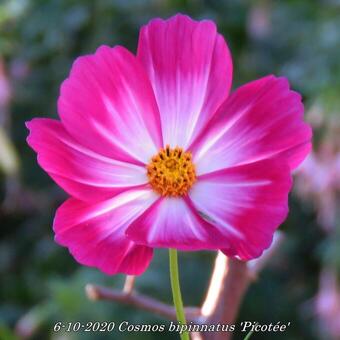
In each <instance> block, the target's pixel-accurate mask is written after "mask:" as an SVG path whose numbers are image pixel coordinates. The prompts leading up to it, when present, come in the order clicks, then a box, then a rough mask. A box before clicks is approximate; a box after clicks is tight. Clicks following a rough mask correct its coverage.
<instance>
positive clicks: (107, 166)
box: [26, 118, 148, 202]
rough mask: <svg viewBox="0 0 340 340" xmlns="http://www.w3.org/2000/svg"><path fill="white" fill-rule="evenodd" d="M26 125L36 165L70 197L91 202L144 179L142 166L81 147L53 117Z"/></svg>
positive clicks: (144, 174) (107, 196) (130, 186)
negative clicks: (35, 155)
mask: <svg viewBox="0 0 340 340" xmlns="http://www.w3.org/2000/svg"><path fill="white" fill-rule="evenodd" d="M26 125H27V127H28V129H29V130H30V134H29V136H28V138H27V142H28V144H29V145H30V146H31V147H32V148H33V149H34V150H35V151H36V152H37V154H38V162H39V164H40V166H41V167H42V168H43V169H44V170H45V171H46V172H47V173H48V174H49V175H50V176H51V177H52V178H53V179H54V180H55V181H56V182H57V183H58V184H59V185H60V186H61V187H62V188H63V189H64V190H65V191H66V192H68V193H69V194H70V195H71V196H74V197H76V198H78V199H80V200H83V201H89V202H93V201H98V200H103V199H106V198H109V197H112V196H114V195H115V194H117V193H119V192H121V191H124V190H127V189H129V188H132V187H136V186H139V185H143V184H146V183H147V182H148V179H147V176H146V170H145V168H144V167H141V166H138V165H135V164H131V163H126V162H120V161H116V160H113V159H110V158H108V157H106V156H102V155H100V154H98V153H96V152H94V151H92V150H90V149H88V148H86V147H84V146H81V145H80V144H79V143H78V142H77V141H76V140H75V139H74V138H72V137H71V136H70V135H69V134H68V132H67V131H66V130H65V129H64V127H63V125H62V123H61V122H59V121H57V120H53V119H44V118H42V119H33V120H32V121H30V122H28V123H26Z"/></svg>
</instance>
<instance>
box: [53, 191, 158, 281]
mask: <svg viewBox="0 0 340 340" xmlns="http://www.w3.org/2000/svg"><path fill="white" fill-rule="evenodd" d="M156 199H157V196H156V195H155V194H154V193H153V192H152V191H150V190H131V191H128V192H124V193H122V194H120V195H118V196H116V197H114V198H113V199H110V200H107V201H103V202H100V203H96V204H88V203H85V202H82V201H79V200H76V199H74V198H70V199H68V200H67V201H66V202H65V203H64V204H63V205H61V207H59V209H58V210H57V213H56V216H55V219H54V225H53V228H54V231H55V234H56V235H55V240H56V242H58V243H59V244H61V245H63V246H66V247H67V248H68V249H69V251H70V252H71V254H72V255H73V256H74V258H75V259H76V260H77V261H78V262H79V263H81V264H83V265H87V266H91V267H97V268H99V269H100V270H101V271H103V272H104V273H106V274H110V275H111V274H116V273H125V274H130V275H139V274H141V273H142V272H144V270H145V269H146V268H147V267H148V265H149V262H150V260H151V258H152V249H151V248H148V247H145V246H140V245H137V244H135V243H134V242H132V241H130V240H129V239H127V237H126V236H125V230H126V228H127V226H128V225H129V224H130V223H131V222H132V221H133V220H134V219H135V218H136V217H137V216H138V215H139V214H141V213H142V212H143V211H144V210H145V209H147V208H148V206H150V205H151V204H152V203H153V202H154V201H155V200H156Z"/></svg>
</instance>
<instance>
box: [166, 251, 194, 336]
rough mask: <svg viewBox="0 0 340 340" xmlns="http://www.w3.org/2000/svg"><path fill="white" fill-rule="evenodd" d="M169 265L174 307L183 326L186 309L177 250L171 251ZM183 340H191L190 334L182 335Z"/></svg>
mask: <svg viewBox="0 0 340 340" xmlns="http://www.w3.org/2000/svg"><path fill="white" fill-rule="evenodd" d="M169 264H170V281H171V289H172V296H173V299H174V305H175V309H176V316H177V321H178V322H179V323H181V324H182V325H186V323H187V322H186V320H185V314H184V307H183V301H182V295H181V287H180V285H179V274H178V259H177V250H176V249H169ZM180 336H181V340H190V339H189V333H188V332H184V333H182V334H180Z"/></svg>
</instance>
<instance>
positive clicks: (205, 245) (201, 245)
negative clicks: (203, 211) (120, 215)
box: [126, 197, 219, 250]
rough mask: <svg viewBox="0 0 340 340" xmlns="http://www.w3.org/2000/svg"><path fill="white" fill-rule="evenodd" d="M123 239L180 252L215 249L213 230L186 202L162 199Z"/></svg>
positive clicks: (215, 230)
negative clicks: (126, 238) (174, 249)
mask: <svg viewBox="0 0 340 340" xmlns="http://www.w3.org/2000/svg"><path fill="white" fill-rule="evenodd" d="M126 234H127V236H128V237H129V238H130V239H132V240H134V241H135V242H137V243H140V244H145V245H148V246H150V247H164V248H177V249H181V250H199V249H217V248H216V247H214V244H213V239H214V238H217V239H218V237H219V233H218V231H217V229H216V228H214V227H213V226H211V225H210V224H209V223H208V222H207V221H205V220H203V218H202V217H201V216H200V215H199V214H198V212H197V211H195V209H194V208H193V207H192V204H191V202H190V201H186V200H185V199H182V198H171V197H164V198H161V199H159V200H158V201H156V202H155V203H154V204H153V205H152V206H151V207H150V208H149V209H148V210H146V211H145V212H144V213H143V214H142V215H141V216H140V217H139V218H137V219H136V220H135V221H134V222H133V223H132V224H131V225H130V226H129V227H128V229H127V231H126Z"/></svg>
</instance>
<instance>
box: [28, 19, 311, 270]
mask: <svg viewBox="0 0 340 340" xmlns="http://www.w3.org/2000/svg"><path fill="white" fill-rule="evenodd" d="M231 81H232V61H231V56H230V52H229V49H228V47H227V44H226V42H225V41H224V39H223V37H222V36H221V35H220V34H218V33H217V31H216V26H215V24H214V23H213V22H212V21H209V20H203V21H200V22H197V21H194V20H192V19H190V18H189V17H187V16H184V15H176V16H174V17H172V18H170V19H168V20H165V21H164V20H161V19H154V20H152V21H151V22H150V23H149V24H147V25H146V26H144V27H143V28H142V29H141V32H140V37H139V43H138V51H137V56H135V55H133V54H132V53H130V52H129V51H127V50H126V49H125V48H123V47H120V46H117V47H114V48H110V47H107V46H101V47H100V48H99V49H98V50H97V51H96V53H95V54H94V55H88V56H83V57H80V58H78V59H77V60H76V61H75V63H74V64H73V66H72V69H71V73H70V75H69V77H68V78H67V79H66V80H65V81H64V83H63V84H62V86H61V93H60V97H59V101H58V112H59V116H60V121H58V120H53V119H33V120H32V121H30V122H28V123H27V127H28V128H29V130H30V135H29V137H28V143H29V145H30V146H31V147H32V148H33V149H34V150H35V151H36V152H37V154H38V162H39V164H40V166H41V167H42V168H43V169H44V170H45V171H47V173H48V174H49V175H50V176H51V177H52V178H53V179H54V181H55V182H56V183H57V184H58V185H59V186H61V187H62V188H63V189H64V190H65V191H66V192H67V193H68V194H70V195H71V196H72V197H71V198H69V199H68V200H67V201H66V202H65V203H64V204H62V206H61V207H60V208H59V209H58V210H57V213H56V216H55V219H54V225H53V227H54V231H55V234H56V236H55V239H56V241H57V242H58V243H59V244H61V245H63V246H66V247H68V249H69V250H70V252H71V254H72V255H73V256H74V257H75V259H76V260H77V261H78V262H80V263H82V264H84V265H88V266H95V267H97V268H99V269H101V270H102V271H103V272H105V273H107V274H114V273H118V272H123V273H127V274H141V273H142V272H143V271H144V270H145V269H146V268H147V266H148V264H149V262H150V260H151V258H152V252H153V250H152V249H153V248H155V247H167V248H176V249H180V250H202V249H207V250H216V249H221V250H222V251H223V252H224V253H225V254H226V255H228V256H237V257H239V258H240V259H243V260H249V259H252V258H255V257H258V256H260V255H261V253H262V252H263V250H264V249H266V248H268V247H269V245H270V244H271V241H272V237H273V233H274V231H275V229H276V228H277V227H278V226H279V225H280V223H282V222H283V220H284V219H285V217H286V215H287V212H288V204H287V196H288V192H289V190H290V188H291V176H290V173H291V170H292V169H294V168H295V167H296V166H297V165H299V164H300V162H301V161H302V160H303V159H304V158H305V156H306V155H307V154H308V152H309V150H310V147H311V143H310V139H311V129H310V127H309V126H308V125H306V124H305V123H304V122H303V105H302V103H301V96H300V95H299V94H297V93H296V92H293V91H291V90H290V89H289V84H288V81H287V80H286V79H284V78H277V77H275V76H267V77H264V78H262V79H259V80H256V81H253V82H251V83H249V84H246V85H244V86H242V87H240V88H239V89H238V90H236V91H235V92H233V93H232V94H230V95H229V91H230V86H231Z"/></svg>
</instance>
